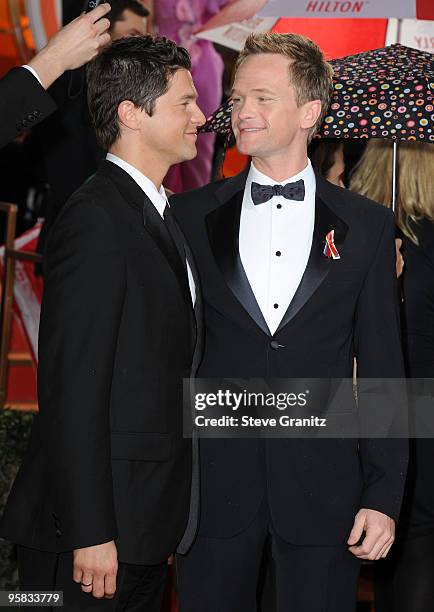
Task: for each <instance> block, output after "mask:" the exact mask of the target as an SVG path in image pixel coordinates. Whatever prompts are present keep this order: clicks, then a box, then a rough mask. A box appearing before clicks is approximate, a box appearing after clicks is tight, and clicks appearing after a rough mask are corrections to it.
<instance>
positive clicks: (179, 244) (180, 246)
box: [163, 204, 187, 273]
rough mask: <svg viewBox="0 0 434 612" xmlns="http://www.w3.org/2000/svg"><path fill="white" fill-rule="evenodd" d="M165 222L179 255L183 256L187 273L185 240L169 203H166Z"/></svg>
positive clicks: (183, 265)
mask: <svg viewBox="0 0 434 612" xmlns="http://www.w3.org/2000/svg"><path fill="white" fill-rule="evenodd" d="M163 219H164V224H165V226H166V227H167V231H168V232H169V234H170V237H171V238H172V240H173V242H174V244H175V246H176V250H177V251H178V253H179V257H180V258H181V262H182V267H183V268H184V269H185V271H186V273H187V263H186V255H185V248H184V240H183V239H182V236H181V232H180V231H179V228H178V224H177V223H176V221H175V218H174V216H173V214H172V211H171V210H170V206H169V204H166V207H165V209H164V212H163Z"/></svg>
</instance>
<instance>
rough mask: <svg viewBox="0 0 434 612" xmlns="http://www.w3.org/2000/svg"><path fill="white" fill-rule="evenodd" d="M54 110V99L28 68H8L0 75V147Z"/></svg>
mask: <svg viewBox="0 0 434 612" xmlns="http://www.w3.org/2000/svg"><path fill="white" fill-rule="evenodd" d="M55 110H56V105H55V103H54V102H53V100H52V99H51V97H50V96H49V95H48V93H47V92H46V91H45V89H44V88H43V87H42V85H41V84H40V83H39V81H38V80H37V79H36V78H35V77H34V76H33V74H32V73H31V72H30V71H29V70H27V69H26V68H14V69H12V70H10V71H9V72H8V73H7V74H6V76H4V77H3V78H2V79H0V117H1V119H0V121H1V125H0V147H4V146H5V145H6V144H8V142H10V141H11V140H13V139H14V138H15V137H16V136H18V135H19V134H20V133H21V132H22V131H23V130H26V129H30V128H32V127H33V126H34V125H36V124H38V123H40V122H41V121H43V120H44V119H45V118H46V117H48V115H50V114H51V113H53V112H54V111H55Z"/></svg>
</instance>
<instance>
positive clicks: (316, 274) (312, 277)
mask: <svg viewBox="0 0 434 612" xmlns="http://www.w3.org/2000/svg"><path fill="white" fill-rule="evenodd" d="M332 229H334V230H335V245H336V248H337V250H338V252H339V248H340V247H341V246H342V245H343V243H344V240H345V237H346V234H347V231H348V226H347V224H346V223H345V222H344V221H343V220H342V219H341V218H340V217H338V216H337V215H336V214H335V213H334V212H333V211H332V210H331V209H330V208H329V206H327V204H326V203H325V202H324V200H323V199H322V197H321V196H320V195H319V194H318V192H317V195H316V199H315V225H314V231H313V239H312V247H311V250H310V254H309V259H308V262H307V266H306V270H305V271H304V274H303V277H302V279H301V281H300V284H299V286H298V288H297V291H296V292H295V295H294V297H293V299H292V300H291V303H290V305H289V306H288V309H287V311H286V312H285V314H284V316H283V318H282V320H281V322H280V324H279V327H278V328H277V330H276V333H277V332H279V331H280V330H281V329H282V327H284V326H285V325H287V324H288V323H289V322H290V321H291V319H293V318H294V317H295V315H296V314H297V313H298V312H299V310H300V309H301V308H303V306H304V305H305V304H306V302H307V301H308V300H310V298H311V297H312V295H313V294H314V293H315V291H316V290H317V289H318V287H319V286H320V285H321V283H322V282H323V281H324V279H325V278H326V276H327V274H328V273H329V271H330V268H331V266H333V265H336V263H337V262H336V261H335V260H333V259H330V258H328V257H326V256H325V255H324V247H325V237H326V234H327V233H328V232H329V231H330V230H332Z"/></svg>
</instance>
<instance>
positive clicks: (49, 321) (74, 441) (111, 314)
mask: <svg viewBox="0 0 434 612" xmlns="http://www.w3.org/2000/svg"><path fill="white" fill-rule="evenodd" d="M77 197H80V196H77ZM46 262H47V263H46V270H45V275H44V296H43V302H42V312H41V325H40V335H39V369H38V395H39V405H40V423H41V429H42V432H43V437H44V441H45V445H46V452H47V457H48V461H49V466H50V467H49V469H50V478H51V483H50V484H51V486H52V498H53V511H54V515H55V518H56V519H57V521H58V525H59V530H60V532H61V536H60V537H59V540H58V543H59V550H71V549H74V548H81V547H85V546H91V545H95V544H99V543H102V542H106V541H110V540H112V539H114V538H116V536H117V528H116V520H115V512H114V502H113V485H112V473H111V451H110V390H111V382H112V376H113V368H114V360H115V351H116V343H117V337H118V330H119V326H120V320H121V313H122V307H123V300H124V294H125V284H126V277H125V268H124V265H125V264H124V259H123V255H122V253H121V251H120V248H119V246H118V239H117V236H116V232H115V229H114V227H113V223H112V221H111V219H110V218H109V217H108V215H107V213H106V212H105V211H104V210H103V209H102V208H100V207H99V206H98V205H96V204H94V203H93V202H92V201H89V200H87V201H85V200H83V199H78V200H77V201H72V202H70V204H68V205H67V207H66V209H65V210H64V212H63V213H62V216H61V217H60V218H59V220H58V222H57V223H56V225H55V226H54V227H53V230H52V234H50V239H49V242H48V249H47V255H46Z"/></svg>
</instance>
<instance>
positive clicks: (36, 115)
mask: <svg viewBox="0 0 434 612" xmlns="http://www.w3.org/2000/svg"><path fill="white" fill-rule="evenodd" d="M40 114H41V111H40V110H34V111H33V115H34V116H35V117H39V115H40Z"/></svg>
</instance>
